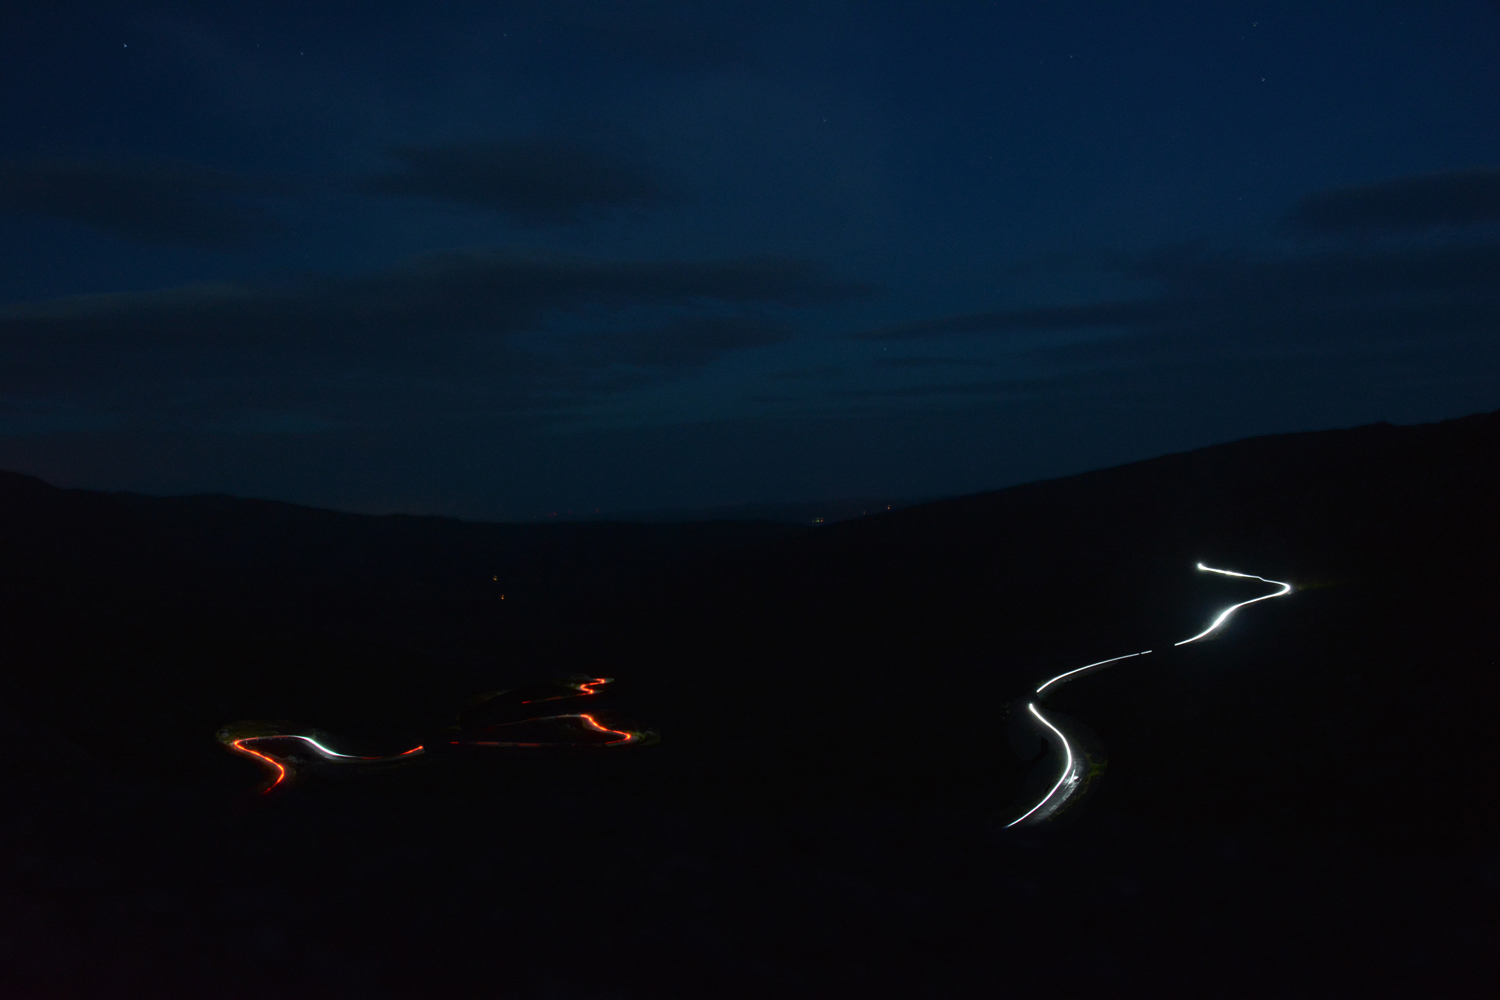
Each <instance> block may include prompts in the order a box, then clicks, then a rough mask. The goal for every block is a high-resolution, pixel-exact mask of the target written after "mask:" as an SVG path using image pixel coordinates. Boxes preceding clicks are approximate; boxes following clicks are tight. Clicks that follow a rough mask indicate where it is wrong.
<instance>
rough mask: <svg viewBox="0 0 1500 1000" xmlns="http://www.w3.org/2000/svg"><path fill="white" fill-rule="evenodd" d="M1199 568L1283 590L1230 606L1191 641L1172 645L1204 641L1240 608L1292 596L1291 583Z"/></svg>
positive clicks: (1228, 570) (1200, 564) (1250, 574)
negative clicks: (1275, 598) (1288, 595)
mask: <svg viewBox="0 0 1500 1000" xmlns="http://www.w3.org/2000/svg"><path fill="white" fill-rule="evenodd" d="M1198 568H1199V569H1200V570H1202V571H1203V572H1205V573H1219V574H1222V575H1223V576H1237V577H1239V578H1240V579H1242V580H1259V581H1260V582H1261V583H1269V584H1273V585H1274V586H1277V587H1280V588H1281V589H1280V590H1278V591H1276V593H1274V594H1262V595H1261V596H1260V597H1252V598H1251V599H1250V600H1248V601H1241V602H1240V603H1238V604H1234V605H1230V606H1229V607H1227V608H1225V609H1224V610H1223V611H1220V612H1219V617H1217V618H1215V619H1214V620H1213V624H1212V625H1210V626H1209V627H1208V628H1206V629H1204V630H1203V631H1202V632H1199V633H1198V634H1197V635H1195V636H1193V637H1192V638H1191V639H1184V640H1182V641H1181V642H1174V643H1172V645H1174V646H1186V645H1187V644H1188V643H1190V642H1197V641H1198V640H1199V639H1202V638H1204V637H1206V636H1208V635H1209V634H1210V633H1212V632H1213V631H1214V630H1215V629H1217V628H1218V627H1219V626H1220V625H1223V624H1224V623H1225V622H1226V621H1228V620H1229V616H1230V615H1232V614H1234V613H1235V612H1236V611H1238V610H1239V609H1240V608H1243V607H1245V606H1246V605H1248V604H1254V603H1255V602H1257V601H1269V600H1270V599H1271V598H1273V597H1284V596H1285V595H1287V594H1290V593H1291V592H1292V585H1291V584H1290V583H1283V582H1282V581H1280V580H1267V579H1266V578H1265V577H1263V576H1256V575H1255V574H1253V573H1236V572H1235V571H1234V570H1232V569H1214V568H1213V567H1212V566H1205V565H1203V564H1202V563H1199V564H1198Z"/></svg>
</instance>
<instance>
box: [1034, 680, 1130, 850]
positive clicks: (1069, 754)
mask: <svg viewBox="0 0 1500 1000" xmlns="http://www.w3.org/2000/svg"><path fill="white" fill-rule="evenodd" d="M1135 655H1137V656H1139V655H1140V654H1139V653H1137V654H1135ZM1120 659H1122V660H1123V659H1126V657H1123V656H1122V657H1120ZM1105 662H1106V663H1107V662H1109V661H1107V660H1106V661H1105ZM1026 710H1027V711H1028V712H1030V713H1031V714H1032V715H1034V716H1036V719H1037V721H1038V722H1040V723H1041V724H1042V725H1044V726H1046V727H1047V728H1048V729H1050V730H1052V732H1053V733H1055V734H1056V735H1057V741H1058V745H1059V746H1061V747H1062V750H1063V755H1064V756H1065V757H1066V759H1067V763H1065V764H1064V765H1063V772H1062V777H1060V778H1058V779H1057V784H1055V785H1053V786H1052V790H1051V791H1050V792H1048V793H1047V794H1046V795H1043V796H1042V800H1041V801H1040V802H1038V803H1037V804H1036V805H1034V806H1032V807H1031V808H1030V809H1028V810H1026V812H1025V813H1023V814H1021V815H1020V816H1017V817H1016V818H1015V819H1013V820H1011V821H1010V822H1009V823H1007V824H1005V828H1006V829H1007V830H1009V829H1010V828H1011V827H1013V826H1015V825H1016V824H1017V823H1020V822H1021V821H1022V820H1025V819H1027V818H1029V817H1030V816H1031V815H1032V813H1035V812H1036V811H1037V810H1038V809H1040V808H1042V806H1044V805H1046V804H1047V803H1048V802H1049V801H1051V799H1052V796H1054V795H1056V794H1057V790H1058V789H1059V788H1061V787H1062V786H1063V785H1065V784H1067V783H1068V779H1069V778H1071V777H1073V747H1072V746H1071V745H1070V744H1069V743H1068V738H1067V737H1066V736H1064V735H1063V734H1062V730H1061V729H1058V728H1057V727H1056V726H1054V725H1053V724H1052V723H1050V722H1048V721H1047V717H1046V716H1045V715H1043V714H1042V713H1041V712H1038V711H1037V708H1036V702H1034V701H1033V702H1030V703H1029V704H1027V706H1026Z"/></svg>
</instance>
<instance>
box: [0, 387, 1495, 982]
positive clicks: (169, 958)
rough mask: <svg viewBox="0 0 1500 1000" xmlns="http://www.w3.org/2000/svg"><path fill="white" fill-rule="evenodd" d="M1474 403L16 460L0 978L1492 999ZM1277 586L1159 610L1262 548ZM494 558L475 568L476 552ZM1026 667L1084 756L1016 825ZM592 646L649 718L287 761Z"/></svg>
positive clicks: (1482, 546)
mask: <svg viewBox="0 0 1500 1000" xmlns="http://www.w3.org/2000/svg"><path fill="white" fill-rule="evenodd" d="M1497 556H1500V415H1489V416H1481V417H1473V418H1468V419H1465V420H1458V421H1450V422H1447V423H1443V424H1435V425H1429V426H1420V427H1391V426H1388V425H1377V426H1371V427H1363V428H1357V429H1354V430H1348V431H1331V432H1323V433H1314V434H1300V435H1287V436H1280V437H1271V438H1260V439H1254V440H1249V441H1242V442H1237V443H1234V444H1229V445H1223V446H1220V447H1216V448H1209V449H1205V450H1202V451H1198V452H1192V453H1188V454H1184V455H1175V456H1168V457H1165V458H1161V459H1156V460H1153V461H1149V462H1142V463H1137V464H1134V465H1129V466H1124V467H1121V468H1117V469H1109V470H1104V471H1100V472H1095V473H1090V474H1087V475H1083V476H1077V477H1072V478H1069V479H1063V480H1056V481H1052V482H1045V483H1037V484H1033V485H1029V486H1023V487H1018V488H1015V489H1009V490H1003V491H999V492H996V493H989V494H983V495H979V496H973V497H965V498H961V499H957V500H949V501H943V502H939V503H933V504H926V505H922V506H917V507H911V508H907V509H905V510H900V511H896V512H893V513H890V514H885V515H881V516H878V517H870V518H864V519H859V520H854V521H849V522H845V523H841V524H837V525H829V526H825V527H821V528H816V529H813V528H799V527H796V526H792V525H773V524H765V523H734V522H722V523H715V524H679V525H612V524H571V525H567V524H565V525H536V526H507V525H484V524H465V523H461V522H456V521H449V520H442V519H436V518H405V517H392V518H373V517H361V516H355V515H344V514H336V513H330V512H325V511H313V510H307V509H303V508H296V507H291V506H287V505H281V504H272V503H263V502H256V501H247V500H236V499H231V498H216V497H197V498H176V499H152V498H146V497H138V496H129V495H123V494H100V493H87V492H82V491H62V490H57V489H53V488H51V487H49V486H46V485H45V484H42V483H40V482H38V481H36V480H32V479H28V478H25V477H21V476H7V477H5V478H4V479H3V480H0V598H3V601H0V608H3V615H4V619H3V627H4V631H3V635H4V638H5V646H4V659H3V671H0V704H3V705H4V706H5V707H4V711H3V713H0V756H3V761H4V765H5V766H4V769H3V775H4V779H3V780H4V794H5V797H6V802H5V808H4V809H3V810H0V831H3V832H0V842H3V845H4V850H3V852H0V891H3V894H4V899H3V903H4V905H3V906H0V980H3V982H0V994H3V995H5V996H7V997H10V996H14V997H83V996H88V997H94V996H111V997H112V996H155V997H162V996H194V997H203V996H212V997H222V998H239V997H247V998H248V997H264V996H277V997H324V998H332V997H345V996H348V997H386V996H390V997H443V996H452V997H469V996H497V997H507V998H508V997H517V998H529V997H549V998H550V997H575V996H576V997H588V998H591V1000H606V998H627V997H658V996H684V997H712V998H721V997H722V998H735V997H757V998H763V997H800V996H808V997H841V996H849V997H943V998H950V997H996V996H1012V995H1013V996H1018V997H1075V996H1077V997H1084V996H1088V997H1098V996H1131V997H1134V996H1194V997H1271V996H1275V997H1301V996H1307V997H1328V996H1349V997H1362V998H1364V997H1469V996H1473V997H1481V996H1484V997H1488V996H1492V995H1493V990H1494V986H1495V983H1496V978H1497V977H1496V974H1495V973H1496V962H1495V959H1494V955H1495V954H1496V953H1497V952H1500V947H1497V946H1500V939H1497V934H1496V930H1497V925H1500V850H1497V842H1496V836H1497V833H1500V815H1497V799H1500V796H1497V794H1496V789H1495V781H1496V778H1495V776H1496V774H1497V773H1500V741H1497V739H1496V725H1495V717H1496V711H1497V709H1500V613H1497V610H1496V609H1497V606H1500V573H1497V562H1500V560H1497ZM1198 560H1202V561H1204V562H1207V563H1210V564H1212V565H1216V566H1224V567H1228V568H1232V569H1237V570H1242V571H1244V572H1249V573H1256V574H1261V575H1264V576H1267V577H1270V578H1273V579H1279V580H1288V581H1291V582H1293V583H1295V584H1296V585H1297V587H1298V589H1297V590H1296V592H1294V593H1293V594H1292V595H1290V596H1288V597H1285V598H1279V599H1277V600H1274V601H1268V602H1264V603H1261V604H1257V605H1254V606H1252V607H1250V608H1247V609H1245V610H1244V611H1243V612H1241V613H1240V615H1239V616H1237V617H1236V618H1235V619H1234V620H1233V622H1232V624H1231V625H1230V626H1228V627H1226V628H1225V629H1224V630H1223V632H1222V634H1220V635H1218V636H1217V637H1216V638H1215V639H1213V640H1212V641H1205V642H1202V643H1198V644H1194V645H1191V646H1186V647H1182V648H1181V649H1171V648H1170V645H1171V643H1172V642H1173V641H1176V640H1177V639H1181V638H1186V637H1187V636H1189V635H1192V634H1194V633H1196V632H1197V631H1199V630H1200V629H1201V628H1202V627H1203V626H1204V624H1205V623H1206V622H1207V621H1208V620H1209V619H1210V618H1211V616H1212V614H1213V612H1214V611H1215V610H1216V609H1218V608H1220V607H1223V606H1225V605H1226V604H1229V603H1232V602H1235V601H1240V600H1245V599H1247V598H1248V597H1250V596H1254V595H1255V594H1257V593H1261V592H1264V587H1263V585H1250V584H1245V583H1238V582H1234V581H1226V580H1224V579H1223V578H1210V576H1211V575H1209V574H1201V573H1196V572H1194V570H1193V565H1194V563H1195V562H1197V561H1198ZM502 594H504V595H505V596H504V599H503V600H502V598H501V595H502ZM1148 647H1149V648H1154V649H1158V650H1163V647H1168V648H1166V649H1165V650H1164V651H1160V652H1158V653H1156V654H1153V655H1152V656H1151V657H1147V658H1141V659H1137V660H1133V661H1129V663H1128V664H1126V665H1122V666H1120V667H1118V668H1116V669H1113V670H1110V671H1107V672H1104V673H1101V674H1099V675H1097V676H1091V677H1087V678H1082V679H1080V680H1079V681H1077V682H1076V683H1073V684H1070V685H1068V686H1067V687H1066V688H1064V689H1061V690H1060V691H1059V692H1058V693H1057V696H1056V697H1055V698H1053V699H1051V700H1050V701H1049V705H1051V706H1052V707H1054V708H1055V709H1056V710H1059V711H1062V712H1065V713H1067V714H1069V715H1071V716H1072V717H1073V718H1076V719H1078V720H1080V721H1081V722H1083V723H1085V724H1086V725H1087V726H1088V727H1090V728H1091V729H1092V730H1093V731H1094V732H1095V733H1097V734H1098V736H1099V738H1100V740H1101V741H1102V742H1103V744H1104V746H1105V747H1107V749H1108V752H1109V758H1110V764H1109V769H1108V772H1107V774H1106V775H1105V776H1104V778H1103V780H1102V781H1101V782H1100V783H1099V784H1098V788H1097V791H1096V792H1095V793H1094V794H1093V795H1092V797H1091V798H1090V799H1089V800H1088V801H1087V802H1086V803H1085V805H1084V806H1083V808H1081V809H1078V810H1074V811H1072V812H1071V813H1069V814H1068V816H1067V817H1066V819H1067V822H1064V823H1060V824H1058V825H1057V828H1054V829H1042V830H1036V831H1024V832H1023V831H1007V830H1005V829H1004V825H1005V823H1006V822H1007V821H1008V820H1009V819H1010V818H1011V817H1012V816H1014V815H1015V812H1014V811H1013V810H1012V808H1011V806H1012V803H1013V802H1014V801H1016V800H1017V796H1018V795H1020V794H1021V791H1022V788H1023V784H1024V783H1025V781H1026V779H1027V775H1028V773H1029V772H1030V770H1031V769H1032V767H1033V763H1031V762H1027V761H1023V760H1021V759H1020V758H1018V757H1017V756H1016V755H1015V754H1013V753H1012V752H1011V750H1010V749H1009V747H1008V745H1007V740H1006V728H1007V727H1006V717H1005V716H1006V711H1007V706H1008V705H1010V703H1011V702H1012V701H1013V700H1014V699H1016V698H1017V697H1019V696H1021V695H1023V694H1025V693H1026V692H1027V691H1028V690H1029V688H1030V687H1031V686H1032V685H1034V684H1035V683H1036V682H1037V681H1038V680H1039V679H1042V678H1045V677H1048V676H1051V675H1052V674H1055V673H1058V672H1061V671H1062V670H1066V669H1069V668H1071V667H1073V666H1078V665H1081V664H1083V663H1087V662H1090V661H1093V660H1098V659H1102V658H1104V657H1108V656H1115V655H1119V654H1121V653H1126V652H1131V651H1134V650H1137V649H1145V648H1148ZM576 673H586V674H589V675H607V676H612V677H616V678H618V679H619V680H618V682H617V683H616V684H615V685H612V686H611V688H610V691H609V699H610V700H609V701H608V702H607V703H606V707H607V708H612V710H613V711H615V712H617V713H619V714H620V717H622V718H623V717H627V716H628V717H629V718H632V719H636V720H638V721H640V722H641V723H644V724H646V725H649V726H651V727H653V728H654V729H657V730H659V731H660V732H661V734H662V742H661V743H660V744H659V745H656V746H646V747H639V748H633V747H632V748H621V749H617V750H606V751H595V752H588V751H583V750H577V751H565V752H560V753H549V752H545V751H527V750H516V751H511V752H509V753H507V752H504V751H497V752H496V753H494V754H492V755H490V756H488V757H478V756H470V757H467V758H465V759H461V760H434V761H432V762H430V763H427V764H419V765H416V766H412V767H410V768H404V769H397V770H392V771H388V772H382V773H379V774H371V775H367V776H362V777H355V778H349V779H346V780H342V781H323V780H316V779H313V780H308V781H306V782H304V783H303V784H302V785H300V786H298V787H295V788H293V789H291V790H290V791H289V792H288V793H287V794H285V795H282V796H279V797H273V798H270V799H267V800H264V801H263V802H262V803H260V804H259V805H258V806H254V805H247V802H248V801H249V800H247V799H246V798H245V791H246V790H247V789H249V788H251V787H252V786H254V785H255V783H256V782H257V781H258V780H259V778H260V774H259V772H258V771H257V769H256V768H255V767H254V766H253V765H252V764H251V763H250V762H249V761H246V760H243V759H240V758H235V757H232V756H230V755H229V754H227V753H225V752H224V751H223V750H222V749H221V748H220V747H218V745H217V744H216V743H215V742H214V739H213V734H214V732H215V730H216V729H217V727H219V726H220V725H222V724H224V723H226V722H230V721H234V720H237V719H256V718H262V719H292V720H298V721H302V722H306V723H309V724H312V725H316V726H318V727H320V728H322V729H325V730H327V731H329V732H331V733H334V734H337V735H339V736H340V737H341V738H343V739H345V740H346V741H347V742H348V745H349V746H351V747H356V746H357V747H358V748H360V749H361V752H367V753H380V752H387V751H391V750H395V749H404V747H405V746H406V745H408V744H407V743H406V741H408V740H412V739H416V740H418V741H421V740H425V739H429V738H430V736H431V734H433V733H434V732H436V731H438V730H439V729H440V728H441V727H443V726H445V725H447V724H448V723H450V722H451V721H452V720H453V715H454V712H455V710H456V709H457V708H458V707H459V706H460V705H462V704H463V703H464V701H465V699H467V698H468V697H469V696H471V695H473V694H476V693H478V692H480V691H485V690H491V689H495V688H500V687H505V686H507V685H509V684H512V683H516V682H519V681H523V680H525V679H528V678H537V677H549V676H563V675H570V674H576Z"/></svg>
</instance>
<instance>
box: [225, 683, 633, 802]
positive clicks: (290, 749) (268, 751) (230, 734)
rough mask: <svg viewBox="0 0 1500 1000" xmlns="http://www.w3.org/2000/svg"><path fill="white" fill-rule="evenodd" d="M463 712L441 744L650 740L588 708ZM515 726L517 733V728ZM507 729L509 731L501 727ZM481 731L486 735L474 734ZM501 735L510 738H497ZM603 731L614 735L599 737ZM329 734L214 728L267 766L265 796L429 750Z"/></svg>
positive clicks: (495, 695) (577, 689) (573, 690)
mask: <svg viewBox="0 0 1500 1000" xmlns="http://www.w3.org/2000/svg"><path fill="white" fill-rule="evenodd" d="M612 680H613V678H611V677H593V678H590V679H588V680H577V681H561V682H556V685H555V686H560V687H562V688H564V689H565V691H564V693H561V694H554V695H550V696H548V697H538V698H525V699H516V698H514V694H515V692H509V691H496V692H490V693H488V694H485V695H480V696H479V697H478V698H476V699H475V701H474V702H473V703H471V705H470V706H468V709H466V711H468V710H469V709H473V708H475V707H476V706H479V707H482V706H483V705H484V704H485V703H486V702H487V701H489V700H491V699H494V700H497V701H498V700H500V698H501V697H502V696H504V695H512V704H514V705H518V706H519V705H534V704H537V703H539V702H544V701H560V700H562V699H565V698H585V697H588V696H590V695H596V694H598V693H599V691H598V689H599V688H600V687H602V686H603V685H605V684H608V683H610V682H611V681H612ZM554 689H555V688H554ZM465 714H466V713H465V712H460V713H459V725H458V726H457V727H455V728H454V730H450V731H449V733H448V734H445V735H449V734H454V733H456V734H457V735H460V736H462V737H464V738H462V739H445V740H443V744H444V745H446V746H449V747H616V746H626V745H628V744H632V743H642V742H651V740H652V738H653V737H654V734H653V733H651V732H650V731H649V730H634V729H611V728H610V727H609V726H606V725H604V724H603V723H602V722H600V721H599V720H598V719H597V718H596V717H595V716H594V715H593V714H591V713H589V712H560V713H557V714H554V715H537V716H532V717H530V718H523V719H512V720H509V721H498V722H497V721H490V722H485V723H480V724H472V725H465V724H464V723H465ZM520 727H526V728H520ZM518 728H519V729H520V731H519V732H517V731H516V730H517V729H518ZM505 730H510V731H509V732H505ZM481 736H482V737H487V738H484V739H480V738H478V737H481ZM502 736H509V737H512V738H510V739H500V738H497V737H502ZM602 736H609V737H614V738H613V739H601V738H600V737H602ZM526 737H529V738H526ZM539 737H545V738H539ZM329 739H330V737H328V736H327V734H325V733H322V732H320V731H318V730H316V729H312V728H310V727H307V726H298V725H294V724H289V723H280V722H234V723H230V724H229V725H227V726H224V727H223V728H221V729H220V730H219V732H218V740H219V742H220V743H221V744H223V745H224V747H225V748H226V749H228V750H230V751H232V752H234V753H237V754H241V755H243V756H246V757H250V758H252V759H253V760H255V761H256V762H257V763H259V764H260V765H261V766H262V767H263V768H265V769H266V772H267V773H266V780H265V782H264V783H263V784H262V785H261V786H260V788H259V789H258V791H259V792H260V794H262V795H269V794H271V793H272V792H275V791H277V790H278V789H283V788H286V787H287V786H289V785H290V784H292V783H293V782H294V781H295V780H296V779H297V777H298V775H299V773H300V771H302V770H312V771H314V772H317V771H327V770H329V769H333V768H337V769H340V770H347V769H372V768H379V767H386V766H390V765H396V764H404V763H409V762H410V761H412V760H414V759H416V758H417V757H420V756H422V755H424V754H426V753H427V752H428V748H427V746H426V745H425V744H424V745H422V746H415V747H412V748H411V749H410V750H407V751H404V752H402V753H397V754H387V755H384V756H375V757H364V756H360V755H358V754H348V753H339V752H338V751H337V750H331V749H329V748H328V746H326V745H325V741H327V740H329Z"/></svg>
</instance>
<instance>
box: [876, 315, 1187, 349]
mask: <svg viewBox="0 0 1500 1000" xmlns="http://www.w3.org/2000/svg"><path fill="white" fill-rule="evenodd" d="M1169 309H1170V306H1169V305H1168V304H1166V303H1162V302H1152V301H1144V302H1100V303H1096V304H1094V305H1086V306H1049V307H1045V308H1040V309H1008V310H998V311H995V312H983V313H970V314H966V315H962V316H944V317H941V318H938V319H927V320H918V321H917V322H915V323H902V324H899V325H897V326H888V327H882V328H880V329H878V330H867V331H865V332H863V333H860V334H857V336H858V337H859V338H860V339H862V340H919V339H924V338H927V337H944V336H952V335H954V334H964V333H1003V332H1006V331H1012V330H1068V329H1073V328H1076V327H1086V326H1135V325H1138V324H1141V323H1148V322H1153V321H1156V320H1160V319H1163V318H1165V316H1166V312H1167V311H1168V310H1169ZM894 361H895V363H901V359H894Z"/></svg>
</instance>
